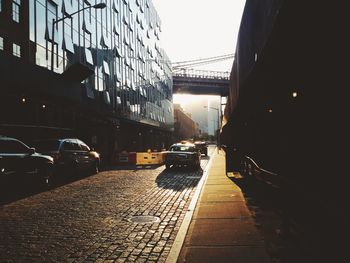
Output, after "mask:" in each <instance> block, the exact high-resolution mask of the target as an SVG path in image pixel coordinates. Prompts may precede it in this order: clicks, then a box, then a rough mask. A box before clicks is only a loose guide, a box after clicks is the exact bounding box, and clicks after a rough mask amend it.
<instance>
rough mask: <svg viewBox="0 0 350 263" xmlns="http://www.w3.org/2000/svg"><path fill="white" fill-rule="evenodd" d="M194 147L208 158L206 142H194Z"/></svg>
mask: <svg viewBox="0 0 350 263" xmlns="http://www.w3.org/2000/svg"><path fill="white" fill-rule="evenodd" d="M194 145H195V146H196V148H197V149H198V150H199V151H200V152H201V154H204V155H205V156H208V145H207V143H206V142H203V141H196V142H194Z"/></svg>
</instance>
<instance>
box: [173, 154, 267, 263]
mask: <svg viewBox="0 0 350 263" xmlns="http://www.w3.org/2000/svg"><path fill="white" fill-rule="evenodd" d="M211 158H212V161H211V163H210V164H209V170H208V172H207V177H206V178H203V179H204V180H205V181H204V185H203V187H202V188H201V191H200V194H199V192H198V195H199V198H198V201H197V203H196V204H195V209H194V211H193V213H192V214H191V218H190V219H189V220H188V223H187V224H189V226H188V228H187V227H185V228H186V229H185V230H187V231H184V230H183V231H182V233H181V231H179V234H178V235H180V236H181V235H183V237H182V239H181V237H180V240H182V241H183V243H182V244H180V245H179V244H176V242H175V244H174V245H175V246H173V249H172V250H176V246H177V247H178V248H177V250H178V252H177V253H174V251H171V253H170V254H172V257H169V258H168V260H167V262H178V263H180V262H181V263H182V262H187V263H196V262H199V263H205V262H208V263H212V262H215V263H216V262H218V263H224V262H237V263H243V262H244V263H265V262H270V258H269V256H268V255H267V253H266V252H265V248H264V240H263V238H262V236H261V235H260V233H259V231H258V229H257V228H256V226H255V221H254V219H253V218H252V215H251V213H250V212H249V210H248V208H247V206H246V202H245V199H244V196H243V194H242V192H241V190H240V188H239V187H238V186H237V185H235V184H234V183H233V182H232V180H230V179H229V178H228V177H227V176H226V174H225V155H224V152H223V151H220V152H219V153H218V152H217V151H215V152H214V153H213V155H212V157H211ZM199 187H200V186H199ZM194 198H195V197H194ZM189 210H190V209H189ZM185 221H186V220H184V223H183V224H186V222H185ZM181 227H183V226H181ZM177 239H178V237H177ZM181 245H182V246H181ZM174 255H178V257H177V260H176V256H175V257H174Z"/></svg>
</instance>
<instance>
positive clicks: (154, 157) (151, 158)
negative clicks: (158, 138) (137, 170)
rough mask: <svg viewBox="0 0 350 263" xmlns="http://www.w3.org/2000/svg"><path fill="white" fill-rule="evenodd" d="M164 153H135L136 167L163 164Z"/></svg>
mask: <svg viewBox="0 0 350 263" xmlns="http://www.w3.org/2000/svg"><path fill="white" fill-rule="evenodd" d="M165 155H166V152H139V153H136V165H147V164H164V162H165Z"/></svg>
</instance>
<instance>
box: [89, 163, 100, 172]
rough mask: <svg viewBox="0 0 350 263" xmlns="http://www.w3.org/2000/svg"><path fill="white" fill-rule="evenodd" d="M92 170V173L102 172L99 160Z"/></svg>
mask: <svg viewBox="0 0 350 263" xmlns="http://www.w3.org/2000/svg"><path fill="white" fill-rule="evenodd" d="M91 171H92V174H98V173H99V172H100V163H99V161H95V162H94V163H93V164H92V168H91Z"/></svg>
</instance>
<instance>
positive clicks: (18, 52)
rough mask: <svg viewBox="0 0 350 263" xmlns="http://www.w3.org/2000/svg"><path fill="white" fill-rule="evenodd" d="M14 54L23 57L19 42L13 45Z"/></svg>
mask: <svg viewBox="0 0 350 263" xmlns="http://www.w3.org/2000/svg"><path fill="white" fill-rule="evenodd" d="M12 54H13V55H14V56H16V57H19V58H20V57H21V46H19V45H17V44H13V46H12Z"/></svg>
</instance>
